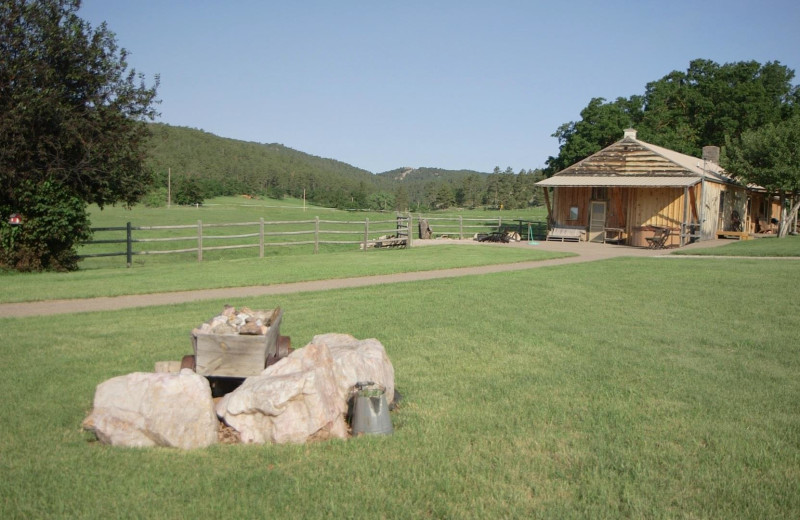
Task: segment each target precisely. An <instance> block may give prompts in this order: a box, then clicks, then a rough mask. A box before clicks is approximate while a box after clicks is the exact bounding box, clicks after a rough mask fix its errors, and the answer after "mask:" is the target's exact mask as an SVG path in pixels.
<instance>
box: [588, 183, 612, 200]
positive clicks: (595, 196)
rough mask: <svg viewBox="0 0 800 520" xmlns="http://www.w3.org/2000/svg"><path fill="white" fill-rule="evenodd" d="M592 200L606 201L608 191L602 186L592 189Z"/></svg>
mask: <svg viewBox="0 0 800 520" xmlns="http://www.w3.org/2000/svg"><path fill="white" fill-rule="evenodd" d="M592 200H608V189H607V188H605V187H602V186H595V187H594V188H592Z"/></svg>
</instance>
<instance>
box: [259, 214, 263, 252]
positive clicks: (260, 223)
mask: <svg viewBox="0 0 800 520" xmlns="http://www.w3.org/2000/svg"><path fill="white" fill-rule="evenodd" d="M258 257H259V258H264V217H261V218H259V219H258Z"/></svg>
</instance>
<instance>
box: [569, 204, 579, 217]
mask: <svg viewBox="0 0 800 520" xmlns="http://www.w3.org/2000/svg"><path fill="white" fill-rule="evenodd" d="M567 220H578V206H570V207H569V219H567Z"/></svg>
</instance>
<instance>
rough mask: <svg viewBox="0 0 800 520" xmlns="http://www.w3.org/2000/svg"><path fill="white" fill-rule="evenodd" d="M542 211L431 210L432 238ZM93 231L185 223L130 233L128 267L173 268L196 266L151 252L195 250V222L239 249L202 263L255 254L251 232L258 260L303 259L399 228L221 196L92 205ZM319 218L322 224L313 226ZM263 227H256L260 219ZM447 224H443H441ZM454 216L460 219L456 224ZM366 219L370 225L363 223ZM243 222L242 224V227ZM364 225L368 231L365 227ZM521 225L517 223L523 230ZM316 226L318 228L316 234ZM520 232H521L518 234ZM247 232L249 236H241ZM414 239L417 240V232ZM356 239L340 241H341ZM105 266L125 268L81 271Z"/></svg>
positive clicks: (86, 263)
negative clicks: (193, 201)
mask: <svg viewBox="0 0 800 520" xmlns="http://www.w3.org/2000/svg"><path fill="white" fill-rule="evenodd" d="M545 215H546V212H545V210H544V208H529V209H526V210H514V211H513V212H509V211H488V210H464V211H456V210H454V211H450V212H437V213H435V218H436V219H437V220H436V221H435V222H434V223H433V228H434V232H435V233H436V234H437V235H440V234H442V233H446V234H448V235H449V236H451V237H453V236H454V235H455V236H457V235H458V232H459V230H460V228H461V231H463V233H464V236H468V237H471V236H472V235H474V234H475V233H477V232H488V231H492V230H495V229H496V228H497V225H498V222H503V223H504V225H505V224H508V225H510V226H512V227H513V228H518V227H519V226H520V224H519V223H517V222H514V220H513V219H528V220H534V221H539V222H543V221H544V219H545ZM422 216H423V215H419V214H414V215H413V219H414V220H413V223H412V228H414V229H413V231H414V233H415V234H416V232H417V229H416V227H417V223H418V219H419V218H420V217H422ZM90 218H91V222H92V227H93V228H109V227H117V228H118V227H124V226H125V225H126V223H127V222H131V225H132V226H133V227H156V228H158V227H162V226H184V228H183V229H152V230H135V231H134V232H133V238H134V240H143V242H136V243H134V244H133V245H134V246H135V247H134V249H135V250H136V251H137V252H140V253H141V252H146V253H147V254H146V255H139V256H134V257H133V262H132V264H133V266H134V267H135V266H141V265H154V264H174V263H175V262H193V261H197V257H198V255H197V253H196V252H184V253H174V254H173V253H171V254H156V253H155V252H157V251H159V250H160V251H164V250H181V249H190V248H197V247H198V245H199V244H198V234H199V233H198V229H197V227H198V222H201V223H202V228H203V230H202V235H204V237H203V238H202V240H201V242H202V245H203V248H212V249H213V248H222V247H240V248H242V249H213V250H210V251H207V252H204V253H203V259H204V260H233V259H241V258H253V257H258V256H259V249H258V244H259V241H260V239H259V238H257V237H253V236H252V235H258V234H261V233H262V232H263V234H264V239H263V242H264V246H265V247H264V257H266V258H271V257H277V256H291V255H304V254H310V253H313V252H314V250H315V245H314V242H316V241H318V240H319V242H321V243H320V244H319V245H318V249H319V251H320V252H321V253H330V252H347V251H353V250H358V249H359V244H358V242H360V241H363V239H364V236H365V234H367V233H366V231H367V230H368V231H369V233H368V235H369V237H370V239H371V240H372V239H376V238H378V237H379V236H385V235H392V234H394V233H395V232H396V228H397V223H396V220H395V218H396V217H395V213H394V212H385V213H378V212H370V211H339V210H332V209H329V208H320V207H315V206H304V204H303V201H302V200H296V199H284V200H279V201H278V200H272V199H243V198H240V197H219V198H215V199H211V200H209V201H207V203H205V204H204V205H202V206H199V207H187V206H172V207H170V208H166V207H163V208H147V207H142V206H136V207H135V208H133V210H126V209H125V208H122V207H118V206H117V207H114V206H111V207H106V208H105V209H103V210H100V209H99V208H97V207H90ZM316 218H318V219H319V220H320V221H321V222H322V223H321V225H320V224H317V225H315V223H314V221H315V219H316ZM260 219H263V220H264V221H265V222H266V225H265V227H264V229H263V230H261V229H260V226H259V220H260ZM439 219H447V220H439ZM459 219H462V220H466V222H461V223H459ZM365 220H369V221H370V222H371V224H370V225H367V226H365ZM244 223H249V224H247V225H242V224H244ZM365 227H366V228H367V229H365ZM524 227H525V226H524V225H523V226H522V228H524ZM315 229H316V231H315ZM522 231H523V232H526V229H522ZM245 235H251V236H249V237H244V236H245ZM415 236H416V235H415ZM125 237H126V232H125V230H124V229H122V230H115V231H97V232H96V233H95V236H94V240H98V241H107V240H123V241H124V240H125ZM348 241H349V242H354V243H351V244H342V243H339V242H348ZM124 251H125V244H124V243H123V244H119V243H117V244H91V245H86V246H83V247H81V248H79V250H78V252H79V254H81V255H90V254H98V253H109V252H124ZM105 267H125V257H124V256H121V257H120V256H117V257H97V258H86V259H84V260H83V261H82V263H81V268H82V269H96V268H105Z"/></svg>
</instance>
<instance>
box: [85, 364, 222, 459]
mask: <svg viewBox="0 0 800 520" xmlns="http://www.w3.org/2000/svg"><path fill="white" fill-rule="evenodd" d="M218 424H219V423H218V421H217V418H216V415H215V413H214V403H213V401H212V398H211V389H210V387H209V384H208V380H207V379H206V378H204V377H202V376H199V375H197V374H195V373H194V372H192V371H191V370H188V369H183V370H181V371H180V373H178V374H170V373H143V372H135V373H132V374H128V375H125V376H119V377H115V378H112V379H109V380H108V381H105V382H103V383H100V384H99V385H98V386H97V389H96V391H95V396H94V409H93V410H92V412H91V413H90V414H89V416H88V417H87V418H86V419H85V420H84V421H83V427H84V428H85V429H87V430H90V431H93V432H94V433H95V434H96V435H97V438H98V439H99V440H100V441H101V442H103V443H105V444H112V445H115V446H132V447H144V446H168V447H176V448H183V449H192V448H201V447H206V446H209V445H211V444H214V443H216V442H217V427H218Z"/></svg>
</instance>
